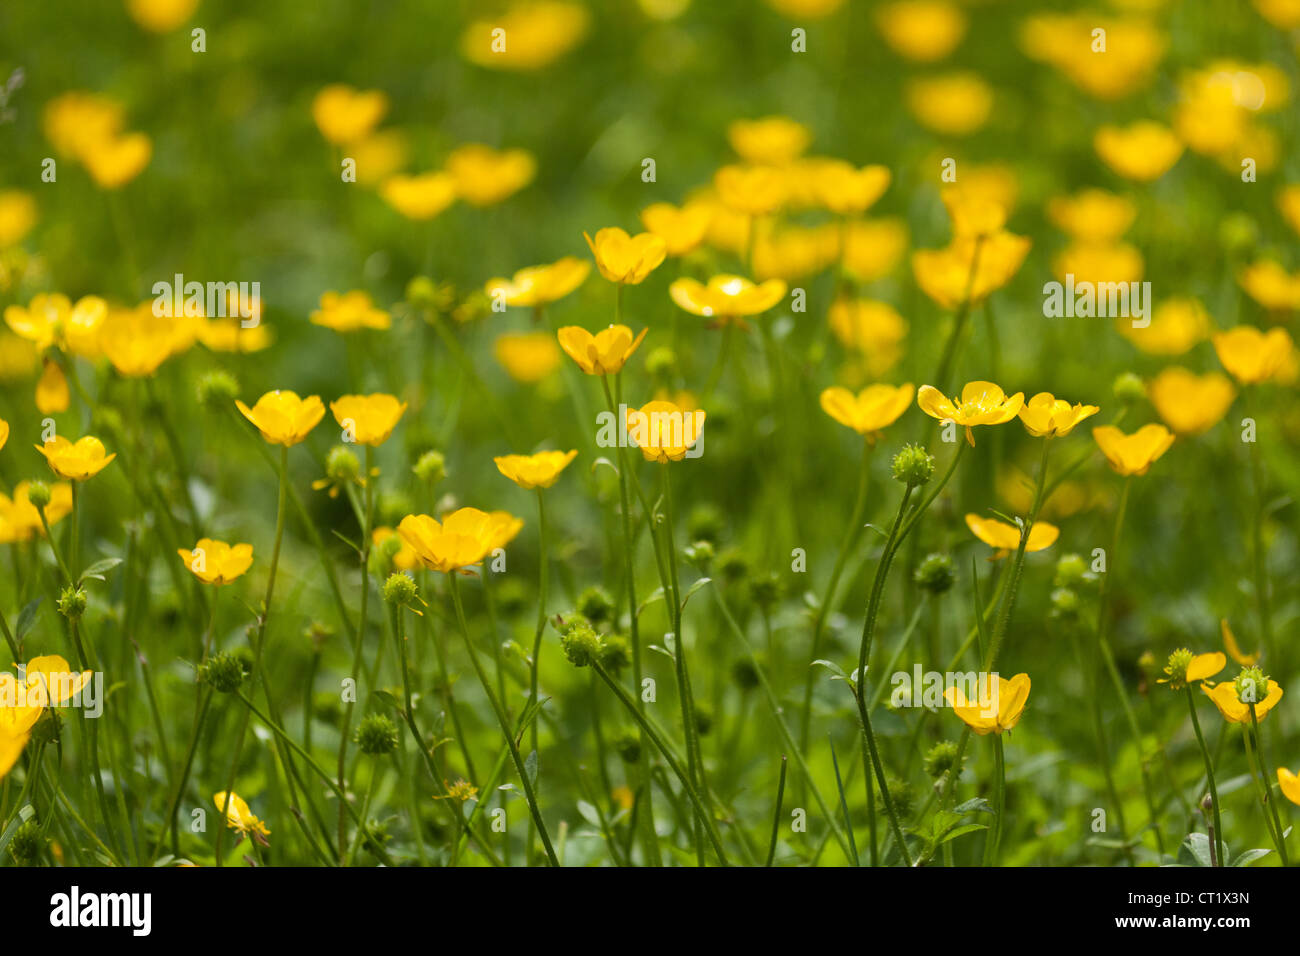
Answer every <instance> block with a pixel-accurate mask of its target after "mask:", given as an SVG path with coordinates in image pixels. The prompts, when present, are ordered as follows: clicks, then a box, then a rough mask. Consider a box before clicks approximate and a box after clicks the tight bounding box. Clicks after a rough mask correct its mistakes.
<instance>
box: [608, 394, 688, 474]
mask: <svg viewBox="0 0 1300 956" xmlns="http://www.w3.org/2000/svg"><path fill="white" fill-rule="evenodd" d="M626 425H627V436H628V439H629V440H630V441H631V442H632V444H634V445H636V446H637V447H638V448H640V449H641V454H642V455H643V456H644V457H645V460H646V461H658V462H667V461H681V460H682V459H683V458H685V457H686V452H687V450H688V449H690V448H692V447H693V446H694V445H695V443H696V442H697V441H699V439H700V432H701V431H702V430H703V429H704V410H703V409H695V410H693V411H687V410H685V409H683V408H682V407H681V406H679V405H677V404H674V403H673V402H662V401H654V402H647V403H646V404H644V405H642V406H641V407H640V408H639V409H631V410H629V411H628V413H627V422H626Z"/></svg>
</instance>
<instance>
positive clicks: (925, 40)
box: [876, 0, 966, 63]
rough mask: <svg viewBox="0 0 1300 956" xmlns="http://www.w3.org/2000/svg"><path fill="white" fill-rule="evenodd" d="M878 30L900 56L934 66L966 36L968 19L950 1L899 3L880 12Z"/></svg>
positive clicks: (877, 21)
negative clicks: (933, 64) (934, 63)
mask: <svg viewBox="0 0 1300 956" xmlns="http://www.w3.org/2000/svg"><path fill="white" fill-rule="evenodd" d="M876 26H877V27H878V28H879V29H880V34H881V36H883V37H884V38H885V42H886V43H888V44H889V45H890V47H891V48H892V49H893V50H894V52H895V53H897V54H898V55H899V56H903V57H906V58H907V59H909V60H915V61H916V62H918V63H933V62H935V61H936V60H942V59H943V58H944V57H946V56H947V55H948V54H949V53H951V52H952V51H953V50H954V49H956V47H957V44H958V43H960V42H961V40H962V37H963V36H965V35H966V15H965V14H964V13H962V11H961V8H960V7H958V6H956V5H954V4H951V3H947V2H946V0H899V2H898V3H889V4H886V5H885V6H883V7H878V8H877V9H876Z"/></svg>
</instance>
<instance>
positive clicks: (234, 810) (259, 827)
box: [212, 790, 271, 846]
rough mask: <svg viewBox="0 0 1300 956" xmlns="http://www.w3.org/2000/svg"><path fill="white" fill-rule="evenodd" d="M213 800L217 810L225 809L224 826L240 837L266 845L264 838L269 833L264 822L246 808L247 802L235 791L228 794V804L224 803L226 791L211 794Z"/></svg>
mask: <svg viewBox="0 0 1300 956" xmlns="http://www.w3.org/2000/svg"><path fill="white" fill-rule="evenodd" d="M212 799H213V801H214V802H215V803H216V805H217V810H219V811H225V814H226V826H228V827H230V829H232V830H234V831H236V832H237V833H238V834H239V835H240V836H241V837H251V838H252V839H254V840H256V841H257V842H258V843H260V844H261V845H262V846H267V845H268V844H267V840H266V838H267V837H269V836H270V835H271V831H270V830H268V829H267V827H266V824H265V823H263V822H262V821H261V820H259V819H258V818H257V817H255V816H253V811H251V810H249V809H248V804H247V803H245V802H244V800H243V798H242V797H240V795H239V794H237V793H232V794H230V804H229V806H227V804H226V791H224V790H222V791H220V792H219V793H215V794H213V795H212Z"/></svg>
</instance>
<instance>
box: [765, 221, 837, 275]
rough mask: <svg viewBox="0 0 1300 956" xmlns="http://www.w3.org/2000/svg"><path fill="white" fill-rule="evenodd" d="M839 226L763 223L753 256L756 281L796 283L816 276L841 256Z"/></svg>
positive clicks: (833, 224)
mask: <svg viewBox="0 0 1300 956" xmlns="http://www.w3.org/2000/svg"><path fill="white" fill-rule="evenodd" d="M837 225H838V224H836V223H827V224H826V225H822V226H812V227H809V226H799V225H789V224H786V225H782V226H781V227H779V228H769V225H768V224H767V223H763V222H759V223H758V224H757V226H758V228H756V229H755V230H754V243H753V247H752V249H751V256H752V258H753V262H754V278H755V279H757V280H759V281H760V282H766V281H767V280H769V279H783V280H785V281H786V282H794V281H795V280H797V279H802V278H805V277H808V276H812V275H816V274H817V273H818V272H821V271H822V270H823V269H825V268H826V267H827V266H828V265H830V264H831V263H833V262H834V261H835V259H836V257H837V256H838V255H839V242H840V238H839V237H840V232H839V230H838V229H837V228H836V226H837Z"/></svg>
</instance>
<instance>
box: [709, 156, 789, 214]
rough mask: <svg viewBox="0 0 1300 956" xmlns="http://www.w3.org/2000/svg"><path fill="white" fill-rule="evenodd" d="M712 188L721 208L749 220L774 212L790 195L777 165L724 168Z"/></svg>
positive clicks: (783, 176) (714, 177)
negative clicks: (721, 205)
mask: <svg viewBox="0 0 1300 956" xmlns="http://www.w3.org/2000/svg"><path fill="white" fill-rule="evenodd" d="M713 188H714V189H716V190H717V193H718V199H719V200H721V201H722V204H723V205H724V206H726V207H727V208H728V209H730V210H732V211H733V212H738V213H741V214H743V215H745V216H749V217H754V216H765V215H767V214H768V213H770V212H775V211H776V210H777V209H780V208H781V206H782V204H784V203H785V201H786V198H787V197H788V196H789V186H788V183H787V176H786V173H785V171H784V170H782V169H780V168H779V167H777V166H738V165H733V166H723V167H722V168H721V169H719V170H718V171H717V172H716V173H715V174H714V176H713Z"/></svg>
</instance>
